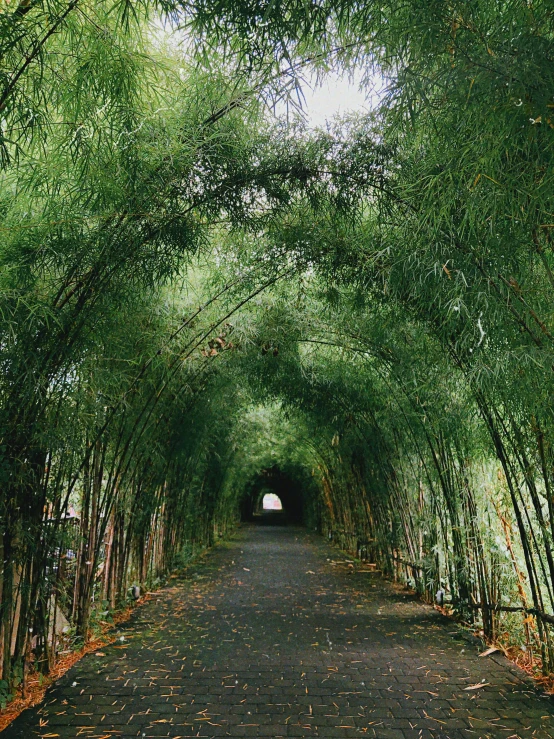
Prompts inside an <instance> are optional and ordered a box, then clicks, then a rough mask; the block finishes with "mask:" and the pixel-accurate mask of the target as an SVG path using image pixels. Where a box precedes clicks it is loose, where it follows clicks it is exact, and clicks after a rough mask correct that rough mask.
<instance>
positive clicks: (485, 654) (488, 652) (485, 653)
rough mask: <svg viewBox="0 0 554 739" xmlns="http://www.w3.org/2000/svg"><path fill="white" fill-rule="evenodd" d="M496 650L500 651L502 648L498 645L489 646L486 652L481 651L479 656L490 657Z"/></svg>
mask: <svg viewBox="0 0 554 739" xmlns="http://www.w3.org/2000/svg"><path fill="white" fill-rule="evenodd" d="M495 652H500V649H499V648H498V647H489V648H488V649H485V651H484V652H481V654H480V655H479V657H488V656H489V654H494V653H495Z"/></svg>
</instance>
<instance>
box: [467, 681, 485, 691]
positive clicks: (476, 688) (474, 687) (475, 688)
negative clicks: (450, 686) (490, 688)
mask: <svg viewBox="0 0 554 739" xmlns="http://www.w3.org/2000/svg"><path fill="white" fill-rule="evenodd" d="M485 685H490V683H476V684H475V685H468V686H467V688H464V690H479V688H484V687H485Z"/></svg>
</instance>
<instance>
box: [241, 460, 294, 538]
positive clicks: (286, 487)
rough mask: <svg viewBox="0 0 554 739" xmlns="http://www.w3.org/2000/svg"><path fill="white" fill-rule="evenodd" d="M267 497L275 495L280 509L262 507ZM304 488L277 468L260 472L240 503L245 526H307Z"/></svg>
mask: <svg viewBox="0 0 554 739" xmlns="http://www.w3.org/2000/svg"><path fill="white" fill-rule="evenodd" d="M267 495H272V496H276V497H277V498H278V499H279V501H280V503H281V506H282V509H281V510H277V509H265V510H264V508H263V500H264V497H265V496H267ZM304 496H305V489H304V487H303V484H302V482H300V481H299V480H298V479H296V478H295V477H294V476H293V475H291V474H289V473H287V472H286V471H283V470H282V469H280V468H279V467H277V466H274V467H269V468H266V469H263V470H261V471H260V472H259V473H258V474H257V475H256V476H255V477H254V478H253V479H252V480H251V482H250V483H249V484H248V485H247V487H246V490H245V492H244V496H243V498H242V501H241V506H240V514H241V516H240V517H241V521H242V522H243V523H246V522H248V523H261V524H265V525H268V524H269V525H286V524H292V525H302V524H305V523H306V515H305V514H306V511H305V500H304Z"/></svg>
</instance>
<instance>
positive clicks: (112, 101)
mask: <svg viewBox="0 0 554 739" xmlns="http://www.w3.org/2000/svg"><path fill="white" fill-rule="evenodd" d="M553 30H554V29H553V10H552V8H551V6H550V5H549V4H548V3H546V2H534V1H533V0H528V1H527V2H521V0H518V1H517V2H516V1H515V0H510V1H508V2H505V1H503V2H495V1H494V0H475V2H471V3H468V2H450V3H445V2H433V1H432V0H414V1H413V2H410V3H399V2H396V0H386V1H385V2H381V3H378V4H377V3H373V2H370V3H365V4H359V3H354V2H352V0H323V1H322V2H313V3H304V2H302V3H300V2H298V1H297V0H286V1H285V0H248V1H247V0H244V2H240V3H237V2H230V1H229V0H196V2H191V3H187V2H185V0H183V2H179V1H178V0H163V2H160V3H156V2H154V0H152V1H151V2H147V1H146V0H145V1H144V2H137V1H136V0H121V1H119V0H118V1H117V2H113V0H71V1H70V2H67V0H21V2H19V4H18V3H17V0H15V1H14V0H11V2H8V1H6V2H5V3H4V5H3V7H2V9H1V11H0V115H1V121H0V166H1V174H0V176H1V178H2V189H1V191H0V221H1V222H0V280H1V288H2V289H1V291H0V331H1V338H0V366H1V375H0V483H1V484H0V532H1V537H0V549H1V553H2V563H3V564H2V570H1V576H0V602H1V608H0V671H1V676H0V677H1V680H2V682H1V683H0V698H1V699H2V700H6V699H7V698H8V697H9V695H10V693H11V691H12V690H13V688H14V687H17V686H18V685H19V684H21V683H23V685H25V680H26V677H27V675H28V673H29V671H30V670H32V669H34V670H38V671H40V672H43V673H47V672H48V671H49V670H50V669H51V668H52V666H53V665H54V663H55V661H56V657H57V654H58V653H59V651H61V650H66V649H68V648H71V647H72V645H74V644H76V643H78V642H79V641H82V640H86V639H87V638H88V637H89V635H90V634H91V633H92V632H93V631H94V629H95V628H96V626H97V625H98V623H99V622H100V621H102V620H107V619H109V618H110V614H111V613H112V612H113V610H114V609H116V608H118V607H120V606H122V605H123V604H125V603H126V602H127V601H128V600H130V599H131V597H132V595H131V592H132V588H133V586H135V587H139V588H142V589H144V588H149V587H152V586H153V585H154V584H155V583H159V582H163V579H164V577H166V576H167V574H168V573H169V572H170V571H171V570H172V569H174V568H176V567H180V566H182V565H183V563H185V562H186V561H187V558H189V557H190V556H191V555H193V554H194V553H195V552H197V551H199V550H201V549H202V548H204V547H206V546H210V545H211V544H213V543H214V542H215V541H216V540H217V539H218V538H219V537H222V536H225V534H226V533H227V532H228V531H230V530H231V529H232V527H233V526H234V525H236V523H237V521H238V520H239V518H240V511H241V510H244V508H245V501H246V502H248V501H249V500H250V502H251V503H252V502H253V501H254V498H256V496H258V497H259V495H260V491H263V490H264V489H266V488H267V487H268V486H270V485H271V479H272V476H275V475H276V474H279V475H281V476H284V477H285V478H286V479H288V480H289V481H290V484H291V486H292V488H291V489H294V491H295V495H296V498H297V500H296V503H295V506H296V508H295V510H296V512H297V514H298V518H299V520H301V521H302V522H303V523H304V524H305V525H307V526H309V527H311V528H313V529H315V530H318V531H320V532H321V533H322V534H324V535H325V536H328V537H329V538H332V539H334V540H335V541H336V542H337V543H338V544H339V545H340V546H341V547H343V548H345V549H347V550H349V551H351V552H352V553H354V554H356V555H357V556H359V557H361V558H363V559H366V560H369V561H371V562H373V563H375V565H376V566H377V567H379V568H380V569H382V570H383V571H384V572H385V573H386V574H387V575H389V576H391V577H395V578H397V579H399V580H401V581H403V582H406V583H407V584H409V585H410V586H411V587H413V588H415V589H416V590H417V591H418V592H419V593H420V595H421V596H422V597H423V598H426V599H428V600H430V601H432V600H434V599H435V597H436V595H437V594H439V598H440V599H444V602H445V603H446V604H448V605H449V607H450V608H451V609H452V610H453V611H454V612H455V613H456V614H457V615H458V617H459V618H461V619H463V620H465V621H466V622H470V623H472V624H475V625H476V627H477V628H480V629H481V630H482V632H483V634H484V636H485V638H486V639H488V640H491V641H494V640H497V641H503V642H504V643H506V644H515V645H519V647H520V648H521V649H522V650H523V652H524V653H525V654H527V656H528V659H529V660H535V661H537V663H538V664H540V665H541V666H542V670H543V672H544V673H545V674H550V673H552V672H553V671H554V538H553V534H554V406H553V403H552V397H553V391H554V377H553V373H554V313H553V309H552V306H553V304H554V302H553V299H554V253H553V241H552V231H553V229H554V214H553V212H552V203H553V202H554V180H553V165H552V152H553V142H554V92H553V91H554V79H553V75H554V64H553V62H554V59H553V56H554V43H553ZM329 70H335V71H337V70H338V71H340V72H343V73H345V74H349V73H353V72H354V71H355V72H356V73H357V74H358V75H360V76H361V79H362V85H363V86H365V87H366V89H368V90H369V88H370V85H371V83H372V80H374V79H375V78H376V76H377V77H378V78H380V79H381V80H384V81H385V85H386V91H385V92H384V93H383V94H382V96H381V98H380V102H379V105H378V106H377V107H376V109H374V110H372V111H371V112H370V113H367V114H363V115H362V114H356V115H354V114H353V115H350V116H347V117H345V118H344V119H342V120H337V121H336V122H335V123H334V124H333V125H332V126H329V127H328V128H327V129H326V130H312V129H310V128H309V127H308V126H307V125H306V124H305V123H304V122H303V120H302V116H301V114H300V113H298V114H297V113H295V112H294V101H295V99H296V98H295V95H296V94H297V93H298V90H299V89H300V88H301V85H302V82H303V78H304V77H305V76H309V75H311V74H316V75H320V76H324V75H325V74H326V73H327V72H328V71H329ZM284 102H288V104H289V113H290V111H292V113H290V114H289V115H288V116H279V115H277V114H276V113H275V110H277V111H279V110H283V109H284Z"/></svg>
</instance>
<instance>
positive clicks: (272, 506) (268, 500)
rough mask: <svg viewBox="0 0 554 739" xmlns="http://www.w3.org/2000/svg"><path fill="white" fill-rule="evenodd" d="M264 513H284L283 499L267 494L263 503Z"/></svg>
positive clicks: (273, 494)
mask: <svg viewBox="0 0 554 739" xmlns="http://www.w3.org/2000/svg"><path fill="white" fill-rule="evenodd" d="M262 507H263V509H264V511H282V510H283V505H282V503H281V499H280V498H279V496H278V495H275V493H267V494H266V495H264V498H263V501H262Z"/></svg>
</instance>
